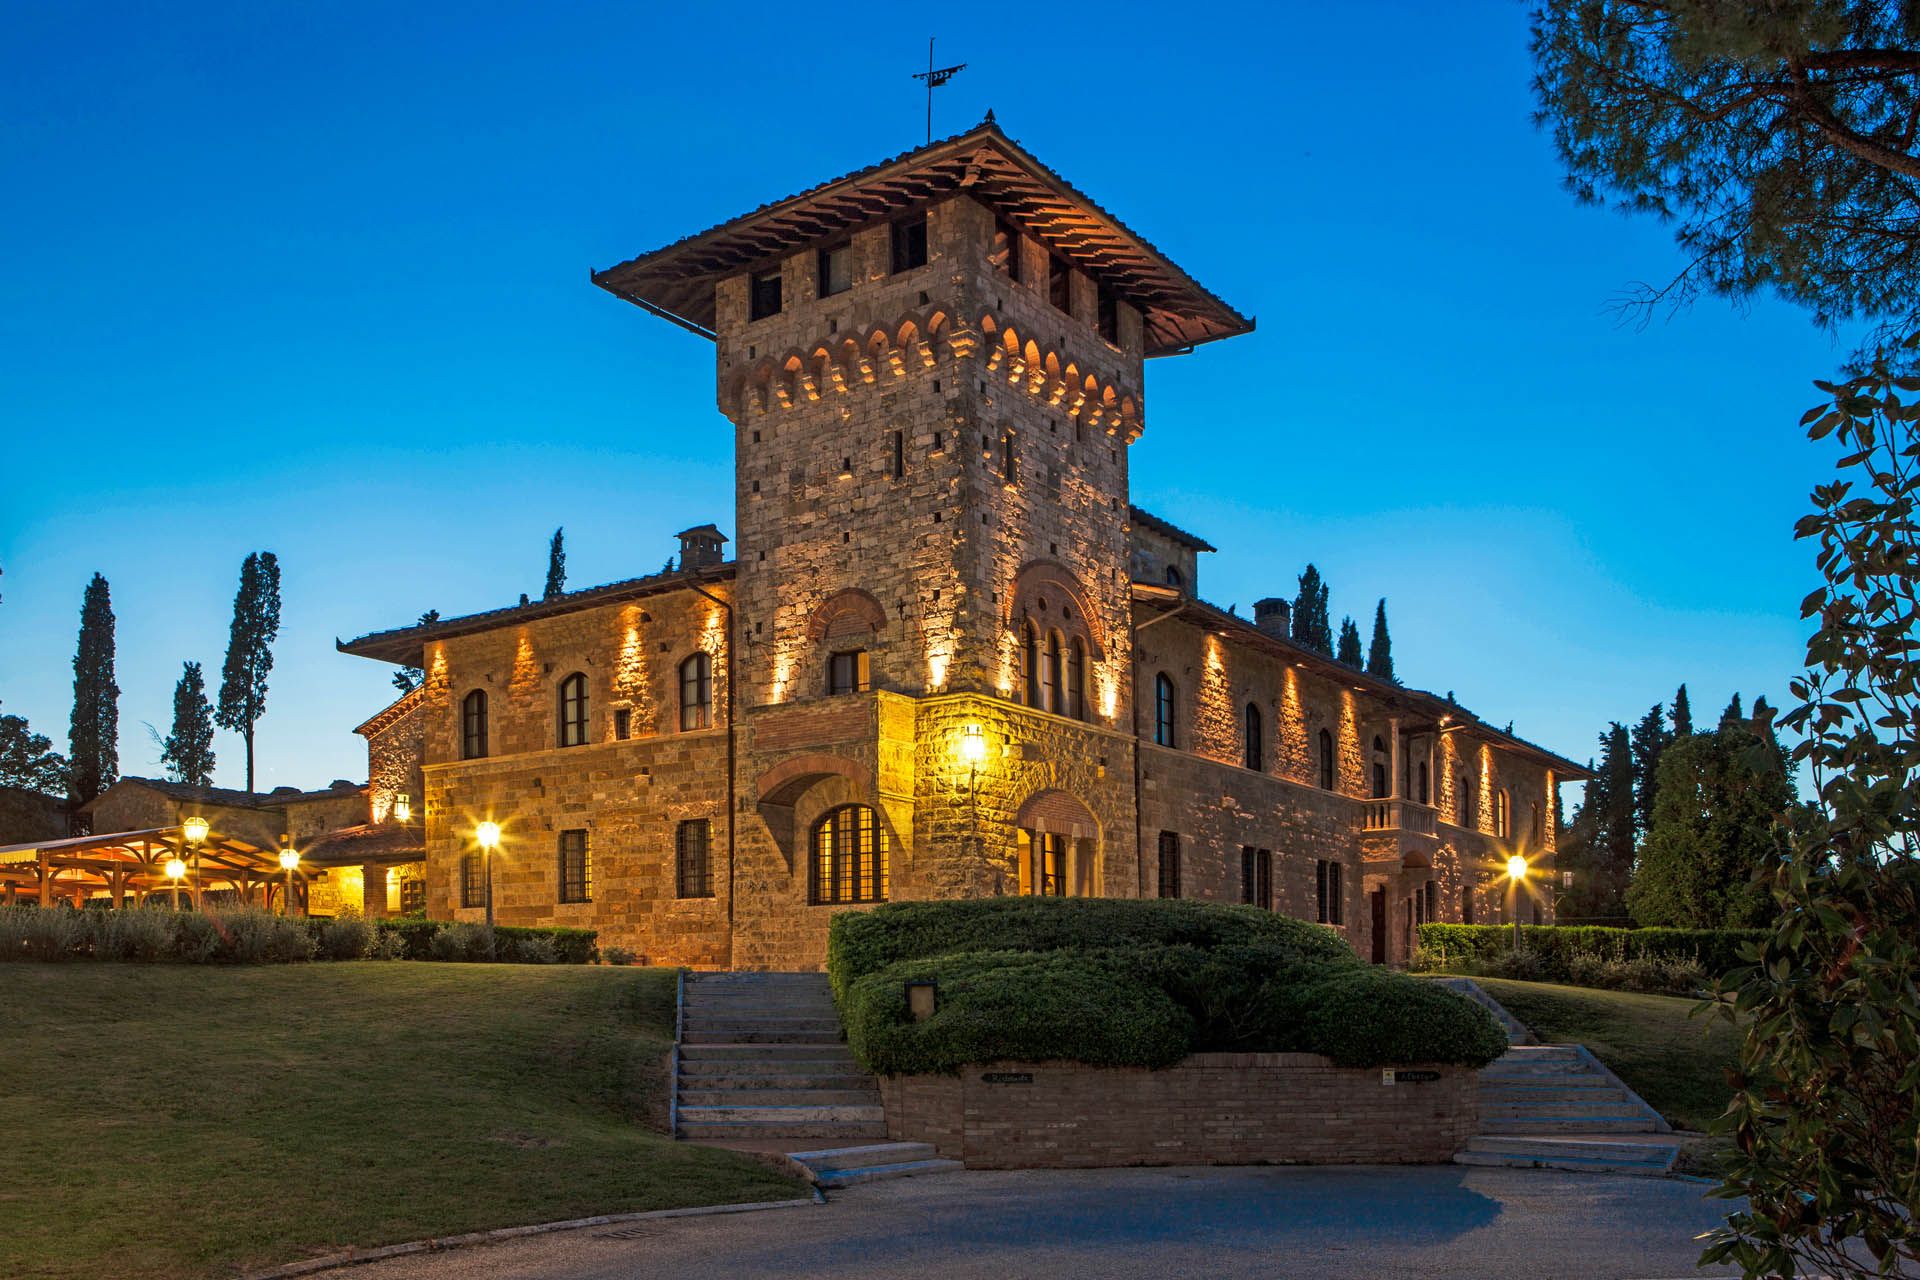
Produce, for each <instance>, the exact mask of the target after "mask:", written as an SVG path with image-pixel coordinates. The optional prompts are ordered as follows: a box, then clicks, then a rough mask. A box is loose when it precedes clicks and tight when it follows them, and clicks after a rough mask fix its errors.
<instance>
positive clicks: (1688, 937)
mask: <svg viewBox="0 0 1920 1280" xmlns="http://www.w3.org/2000/svg"><path fill="white" fill-rule="evenodd" d="M1765 936H1766V933H1765V931H1764V930H1754V929H1613V928H1605V927H1601V926H1598V925H1522V926H1521V928H1520V948H1521V950H1522V951H1524V952H1526V953H1528V954H1530V955H1532V956H1533V957H1534V958H1535V960H1536V962H1537V965H1538V971H1537V972H1538V976H1539V977H1540V978H1541V979H1543V980H1545V981H1555V982H1565V981H1570V980H1571V979H1570V976H1569V971H1568V964H1569V960H1570V957H1572V956H1573V955H1575V954H1577V953H1587V954H1589V955H1595V956H1600V957H1604V958H1609V959H1614V960H1637V959H1640V958H1642V957H1647V958H1651V959H1656V960H1666V961H1686V962H1689V963H1691V964H1697V965H1698V966H1699V967H1700V969H1701V970H1702V971H1704V973H1705V974H1706V976H1707V977H1708V978H1719V977H1722V976H1724V975H1725V974H1727V973H1730V972H1732V971H1733V970H1734V969H1737V968H1739V967H1740V966H1741V964H1742V963H1744V962H1743V961H1742V960H1741V958H1740V951H1741V948H1743V947H1746V946H1750V945H1754V944H1757V943H1758V942H1759V941H1760V939H1762V938H1764V937H1765ZM1419 949H1420V955H1421V957H1422V959H1423V961H1424V963H1425V964H1426V965H1427V966H1429V967H1432V968H1435V969H1439V970H1444V971H1446V972H1449V973H1465V972H1469V971H1471V970H1472V966H1473V965H1475V964H1477V963H1485V962H1488V961H1493V960H1496V959H1499V958H1500V957H1504V956H1506V955H1508V954H1510V953H1511V952H1512V950H1513V927H1512V926H1511V925H1493V924H1423V925H1421V926H1420V929H1419ZM1487 976H1489V977H1497V976H1505V975H1499V974H1493V973H1488V974H1487Z"/></svg>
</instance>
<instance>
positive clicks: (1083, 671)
mask: <svg viewBox="0 0 1920 1280" xmlns="http://www.w3.org/2000/svg"><path fill="white" fill-rule="evenodd" d="M1067 714H1068V715H1069V716H1072V717H1073V718H1074V719H1075V720H1085V719H1086V718H1087V645H1086V642H1085V641H1083V640H1082V639H1080V637H1078V636H1075V637H1074V638H1073V641H1072V643H1070V644H1069V645H1068V646H1067Z"/></svg>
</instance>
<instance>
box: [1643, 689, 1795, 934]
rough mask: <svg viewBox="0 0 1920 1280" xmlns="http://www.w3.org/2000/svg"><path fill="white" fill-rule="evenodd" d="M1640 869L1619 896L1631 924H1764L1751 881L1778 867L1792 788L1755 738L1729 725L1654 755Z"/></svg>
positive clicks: (1759, 895) (1764, 903)
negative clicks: (1652, 796)
mask: <svg viewBox="0 0 1920 1280" xmlns="http://www.w3.org/2000/svg"><path fill="white" fill-rule="evenodd" d="M1659 770H1660V772H1659V779H1658V787H1657V789H1656V797H1657V798H1656V801H1655V804H1654V809H1653V814H1652V820H1651V822H1650V823H1649V825H1648V828H1647V837H1646V842H1645V844H1643V845H1642V846H1641V850H1640V865H1639V866H1638V867H1637V868H1636V869H1635V871H1634V875H1633V884H1632V885H1631V886H1630V887H1629V888H1628V889H1627V907H1628V909H1629V910H1630V911H1631V912H1632V913H1633V919H1634V923H1635V924H1638V925H1641V926H1643V927H1665V928H1670V929H1751V928H1756V927H1758V926H1760V925H1764V924H1766V923H1767V922H1768V920H1769V919H1770V918H1771V916H1772V902H1771V900H1770V899H1769V898H1768V897H1767V894H1766V891H1765V889H1764V887H1762V886H1761V885H1760V884H1759V883H1758V882H1757V881H1756V879H1755V877H1756V875H1757V873H1759V872H1760V871H1762V870H1763V869H1764V868H1765V867H1767V866H1768V865H1770V864H1771V863H1773V862H1775V861H1777V860H1778V858H1779V857H1780V855H1781V852H1782V849H1783V845H1782V841H1783V840H1784V839H1785V836H1786V825H1785V822H1784V821H1783V819H1784V818H1785V817H1786V816H1787V814H1788V811H1789V810H1790V809H1791V807H1792V805H1793V789H1792V786H1791V784H1790V783H1789V782H1788V781H1787V776H1786V774H1785V772H1783V771H1782V770H1781V768H1780V766H1779V762H1778V761H1777V760H1773V759H1769V758H1768V757H1767V753H1766V752H1765V750H1764V744H1763V743H1762V741H1761V739H1760V737H1759V735H1757V734H1756V733H1754V732H1753V730H1752V729H1751V728H1750V727H1748V726H1746V725H1738V724H1730V725H1727V726H1725V727H1724V728H1721V729H1719V730H1717V731H1716V732H1713V733H1696V734H1694V735H1693V736H1692V737H1688V738H1682V739H1680V740H1679V741H1677V742H1675V743H1673V744H1672V745H1671V746H1669V747H1668V748H1667V749H1666V750H1665V751H1664V752H1663V753H1662V756H1661V760H1660V766H1659Z"/></svg>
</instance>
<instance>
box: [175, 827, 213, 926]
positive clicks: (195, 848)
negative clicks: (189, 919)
mask: <svg viewBox="0 0 1920 1280" xmlns="http://www.w3.org/2000/svg"><path fill="white" fill-rule="evenodd" d="M207 830H208V828H207V820H206V819H205V818H188V819H187V820H186V821H185V822H182V823H181V824H180V834H181V835H183V836H185V837H186V840H187V848H188V849H189V850H190V851H191V852H192V854H193V909H194V910H195V911H198V910H199V909H200V846H201V845H203V844H205V843H206V842H207Z"/></svg>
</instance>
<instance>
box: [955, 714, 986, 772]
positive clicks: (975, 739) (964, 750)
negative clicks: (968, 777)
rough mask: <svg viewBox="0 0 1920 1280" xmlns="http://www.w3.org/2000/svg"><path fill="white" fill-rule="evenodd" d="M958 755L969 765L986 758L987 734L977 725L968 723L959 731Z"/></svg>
mask: <svg viewBox="0 0 1920 1280" xmlns="http://www.w3.org/2000/svg"><path fill="white" fill-rule="evenodd" d="M960 757H961V759H963V760H965V761H966V762H967V763H968V764H970V765H977V764H979V763H980V762H981V761H982V760H985V759H986V758H987V735H986V732H985V731H984V730H983V729H981V727H980V726H979V725H977V724H970V725H968V726H967V727H966V728H964V729H962V730H961V731H960Z"/></svg>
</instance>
